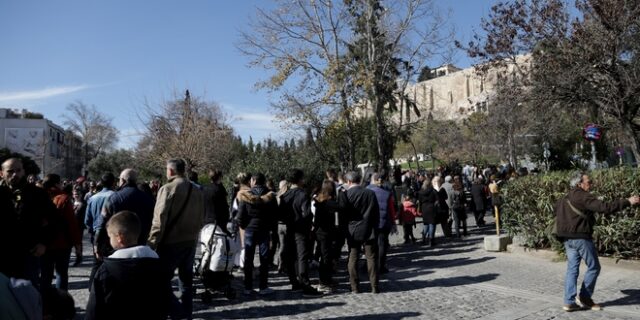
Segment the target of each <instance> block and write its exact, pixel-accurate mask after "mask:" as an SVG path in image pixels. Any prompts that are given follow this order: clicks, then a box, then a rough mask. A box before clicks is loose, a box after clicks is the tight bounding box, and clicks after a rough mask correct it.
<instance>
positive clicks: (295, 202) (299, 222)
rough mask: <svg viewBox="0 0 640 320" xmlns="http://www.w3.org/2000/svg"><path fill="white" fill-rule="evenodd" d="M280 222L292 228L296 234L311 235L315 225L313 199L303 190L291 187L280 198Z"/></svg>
mask: <svg viewBox="0 0 640 320" xmlns="http://www.w3.org/2000/svg"><path fill="white" fill-rule="evenodd" d="M278 213H279V218H278V221H280V222H281V223H284V224H286V225H287V228H288V227H292V228H293V230H294V231H295V232H296V233H303V234H309V233H310V232H311V227H312V225H313V214H312V213H311V199H309V196H307V194H306V193H305V192H304V190H303V189H301V188H298V187H297V186H293V187H291V189H289V190H288V191H287V192H285V193H284V194H282V196H281V197H280V204H279V205H278Z"/></svg>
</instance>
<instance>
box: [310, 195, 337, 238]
mask: <svg viewBox="0 0 640 320" xmlns="http://www.w3.org/2000/svg"><path fill="white" fill-rule="evenodd" d="M313 205H314V207H315V215H314V219H313V226H314V229H315V230H316V232H323V233H333V232H335V231H336V212H338V211H339V210H340V205H338V202H337V201H336V200H334V199H326V200H324V201H318V200H317V199H316V200H315V201H314V203H313Z"/></svg>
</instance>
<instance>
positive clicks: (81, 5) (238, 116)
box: [0, 0, 495, 147]
mask: <svg viewBox="0 0 640 320" xmlns="http://www.w3.org/2000/svg"><path fill="white" fill-rule="evenodd" d="M435 2H436V4H437V5H438V6H440V8H441V9H442V10H445V11H446V10H448V9H451V20H452V23H453V24H454V25H455V26H456V29H457V33H458V35H457V37H458V38H459V39H460V38H461V39H465V40H468V39H469V37H470V32H471V30H472V28H476V29H477V28H478V24H479V22H480V18H481V17H482V16H483V15H486V13H488V11H489V8H490V6H491V4H493V3H494V2H495V1H493V0H436V1H435ZM257 6H259V7H265V6H273V2H271V1H267V0H262V1H259V0H237V1H223V0H208V1H207V0H192V1H177V0H174V1H168V0H153V1H151V0H147V1H131V0H127V1H125V0H109V1H86V0H57V1H22V0H0V48H1V49H0V107H10V108H19V109H22V108H26V109H29V110H31V111H35V112H40V113H43V114H44V115H45V117H47V118H49V119H51V120H53V121H54V122H56V123H58V124H62V122H63V121H62V119H61V116H62V114H63V113H64V111H65V107H66V106H67V105H68V104H69V103H71V102H74V101H76V100H81V101H83V102H84V103H86V104H93V105H95V106H97V107H98V109H99V110H100V111H102V112H104V113H106V114H107V115H109V116H110V117H112V118H113V119H114V124H115V126H116V127H117V128H118V130H120V132H121V137H120V140H121V141H120V146H122V147H131V146H134V145H135V141H136V140H137V138H138V135H137V133H138V132H139V131H140V130H142V129H143V126H142V124H141V121H140V119H139V116H140V115H144V108H143V105H144V101H145V100H148V101H149V103H150V104H151V105H152V106H155V105H158V104H159V103H160V102H161V101H163V100H166V99H171V98H172V97H173V92H174V91H176V90H177V91H179V92H183V91H184V89H186V88H188V89H190V90H191V92H192V93H193V94H194V95H198V96H203V97H205V98H206V99H207V100H211V101H216V102H218V103H220V104H222V105H223V106H224V108H225V110H226V112H227V113H229V115H230V116H231V117H233V118H234V120H233V121H232V125H233V126H234V128H235V129H236V133H237V134H239V135H240V136H242V137H243V138H245V139H247V138H248V137H249V136H250V135H251V136H253V138H254V139H257V140H261V139H263V138H265V137H268V136H272V137H274V138H279V137H280V135H281V133H280V132H281V130H280V128H279V125H278V123H277V122H272V119H273V116H272V112H271V110H270V108H269V101H271V100H273V101H275V100H276V98H277V97H269V96H268V94H267V93H266V92H262V91H258V92H256V91H255V90H254V89H253V85H254V83H255V82H256V81H258V80H260V79H264V77H265V73H264V71H263V70H261V69H250V68H248V67H247V62H248V60H247V58H246V57H244V56H242V55H241V54H240V53H239V52H238V50H237V49H236V47H235V45H234V44H235V43H236V42H237V39H238V30H240V29H243V28H246V25H247V23H248V21H250V20H249V19H251V17H252V16H253V15H254V12H255V8H256V7H257ZM454 63H456V64H457V65H460V66H463V67H465V66H468V65H469V64H470V62H469V61H468V59H467V58H466V57H465V56H464V54H462V53H460V54H458V55H457V58H456V60H455V61H454Z"/></svg>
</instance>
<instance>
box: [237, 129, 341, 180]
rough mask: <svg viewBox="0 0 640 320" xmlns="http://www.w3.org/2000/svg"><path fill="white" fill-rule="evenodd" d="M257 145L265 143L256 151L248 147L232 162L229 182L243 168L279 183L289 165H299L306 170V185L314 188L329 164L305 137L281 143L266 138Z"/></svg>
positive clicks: (286, 172) (284, 176)
mask: <svg viewBox="0 0 640 320" xmlns="http://www.w3.org/2000/svg"><path fill="white" fill-rule="evenodd" d="M257 145H261V146H262V145H264V146H263V147H260V148H259V149H258V148H256V149H255V150H253V151H252V150H251V149H250V148H248V147H246V149H245V150H246V153H245V155H244V156H243V157H242V158H239V159H238V161H235V162H234V163H233V165H232V166H231V168H230V169H229V174H227V181H228V182H230V181H232V180H233V178H234V177H235V176H236V175H237V174H238V173H240V172H249V173H257V172H261V173H264V174H265V175H266V176H267V178H269V179H272V180H273V181H274V183H275V185H276V186H277V185H278V182H279V181H280V180H283V179H285V178H286V176H287V174H288V172H289V170H290V169H292V168H299V169H302V170H303V171H304V172H305V176H306V181H307V186H308V187H309V188H313V187H314V186H316V185H318V184H319V183H321V182H322V180H323V179H324V171H325V169H326V168H328V167H329V164H328V163H326V162H325V161H323V160H322V159H321V158H320V157H319V155H318V153H317V152H315V151H314V148H313V146H311V145H308V144H305V143H304V141H303V140H299V141H298V142H297V143H292V142H285V143H282V144H280V143H277V142H276V141H273V140H271V139H266V140H265V141H263V142H262V143H258V144H257ZM285 145H286V146H287V147H285ZM292 145H293V147H292Z"/></svg>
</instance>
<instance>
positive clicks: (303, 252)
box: [245, 169, 322, 296]
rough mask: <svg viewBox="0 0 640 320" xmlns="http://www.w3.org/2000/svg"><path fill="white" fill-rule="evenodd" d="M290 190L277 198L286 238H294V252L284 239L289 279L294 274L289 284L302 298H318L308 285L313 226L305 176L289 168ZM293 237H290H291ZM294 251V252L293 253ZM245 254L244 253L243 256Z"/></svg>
mask: <svg viewBox="0 0 640 320" xmlns="http://www.w3.org/2000/svg"><path fill="white" fill-rule="evenodd" d="M287 182H289V183H290V184H291V188H290V189H289V190H288V191H287V192H285V193H284V194H283V195H282V196H281V197H280V205H279V211H280V214H281V215H282V217H281V219H280V220H281V221H285V223H286V224H287V232H286V233H287V234H286V235H285V237H284V238H285V239H295V250H289V248H288V247H290V246H292V245H293V244H292V243H290V241H286V240H285V244H284V246H285V249H284V250H285V254H286V255H289V256H288V257H286V259H285V260H287V261H288V262H289V263H288V264H289V265H287V266H286V269H287V272H289V275H290V276H289V279H290V280H292V273H293V271H294V270H296V269H297V270H296V271H297V276H298V279H297V282H292V287H293V290H296V289H298V288H299V289H302V294H303V295H304V296H317V295H321V294H322V293H320V292H318V290H316V289H315V288H314V287H312V286H311V282H310V281H309V261H310V260H311V251H310V249H311V237H310V235H311V227H312V225H313V215H312V213H311V199H309V196H308V195H307V193H306V192H305V191H304V189H303V187H304V173H303V172H302V170H300V169H292V170H291V172H290V173H289V177H288V178H287ZM292 235H293V236H292ZM294 252H295V253H294ZM245 254H246V253H245ZM293 254H295V255H296V257H297V268H293V266H291V261H293V260H294V259H293Z"/></svg>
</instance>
